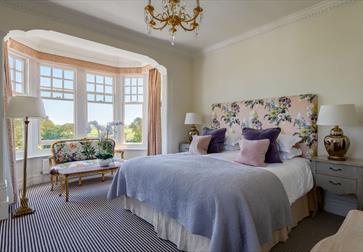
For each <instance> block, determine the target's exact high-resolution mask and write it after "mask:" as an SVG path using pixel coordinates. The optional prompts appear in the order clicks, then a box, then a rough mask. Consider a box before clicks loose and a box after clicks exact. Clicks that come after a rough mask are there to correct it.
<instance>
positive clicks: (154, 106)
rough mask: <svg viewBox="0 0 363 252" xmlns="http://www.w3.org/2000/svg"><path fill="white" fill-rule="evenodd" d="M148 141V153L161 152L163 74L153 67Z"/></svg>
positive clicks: (149, 86)
mask: <svg viewBox="0 0 363 252" xmlns="http://www.w3.org/2000/svg"><path fill="white" fill-rule="evenodd" d="M148 94H149V95H148V141H147V154H148V155H157V154H161V76H160V72H159V71H158V70H157V69H155V68H153V69H150V70H149V82H148Z"/></svg>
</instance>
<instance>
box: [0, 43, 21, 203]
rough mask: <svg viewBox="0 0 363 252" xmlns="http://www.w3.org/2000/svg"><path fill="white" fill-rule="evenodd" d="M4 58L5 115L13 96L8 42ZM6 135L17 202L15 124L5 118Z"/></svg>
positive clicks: (4, 45) (4, 49)
mask: <svg viewBox="0 0 363 252" xmlns="http://www.w3.org/2000/svg"><path fill="white" fill-rule="evenodd" d="M3 57H4V74H5V82H4V110H5V115H6V111H7V108H8V104H9V100H10V97H11V96H12V95H13V90H12V85H11V79H10V67H9V47H8V43H7V42H3ZM5 123H6V130H7V131H6V134H7V144H8V146H7V149H8V151H7V153H8V159H9V162H8V165H9V167H8V169H9V173H10V176H11V183H12V188H13V192H12V193H13V200H14V201H16V198H17V195H18V188H17V181H16V157H15V152H16V150H15V138H14V124H13V120H12V119H8V118H5ZM5 158H6V157H5Z"/></svg>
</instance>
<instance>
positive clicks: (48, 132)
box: [40, 99, 74, 140]
mask: <svg viewBox="0 0 363 252" xmlns="http://www.w3.org/2000/svg"><path fill="white" fill-rule="evenodd" d="M43 102H44V108H45V113H46V115H47V118H46V119H43V120H41V123H40V135H41V140H58V139H70V138H74V122H73V116H74V114H73V110H74V106H73V101H59V100H48V99H43ZM59 108H62V111H66V113H60V112H59Z"/></svg>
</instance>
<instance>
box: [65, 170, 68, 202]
mask: <svg viewBox="0 0 363 252" xmlns="http://www.w3.org/2000/svg"><path fill="white" fill-rule="evenodd" d="M65 184H66V202H68V197H69V185H68V176H67V175H66V176H65Z"/></svg>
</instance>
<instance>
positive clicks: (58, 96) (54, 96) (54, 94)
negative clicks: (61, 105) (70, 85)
mask: <svg viewBox="0 0 363 252" xmlns="http://www.w3.org/2000/svg"><path fill="white" fill-rule="evenodd" d="M53 98H60V99H62V98H63V96H62V93H59V92H53Z"/></svg>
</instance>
